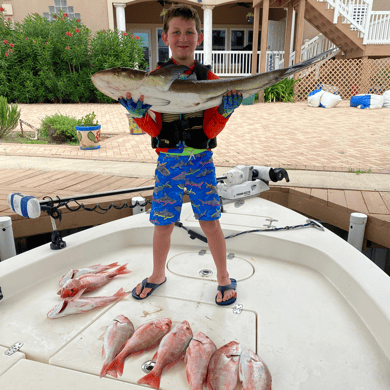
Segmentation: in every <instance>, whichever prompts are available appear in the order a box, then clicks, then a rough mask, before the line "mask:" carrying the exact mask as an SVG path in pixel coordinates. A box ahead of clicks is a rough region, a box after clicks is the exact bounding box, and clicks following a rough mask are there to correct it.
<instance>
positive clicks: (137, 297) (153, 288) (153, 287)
mask: <svg viewBox="0 0 390 390" xmlns="http://www.w3.org/2000/svg"><path fill="white" fill-rule="evenodd" d="M166 281H167V278H165V280H164V281H163V282H162V283H160V284H153V283H148V278H145V279H144V280H143V281H142V290H141V293H142V291H143V290H144V288H151V289H152V291H150V292H149V293H148V294H147V295H146V297H145V298H147V297H148V296H149V295H150V294H152V292H153V291H154V290H155V289H156V288H157V287H160V286H161V285H162V284H164V283H165V282H166ZM136 289H137V287H134V289H133V291H132V292H131V295H132V296H133V298H134V299H138V300H141V299H145V298H141V297H140V296H139V295H137V293H136Z"/></svg>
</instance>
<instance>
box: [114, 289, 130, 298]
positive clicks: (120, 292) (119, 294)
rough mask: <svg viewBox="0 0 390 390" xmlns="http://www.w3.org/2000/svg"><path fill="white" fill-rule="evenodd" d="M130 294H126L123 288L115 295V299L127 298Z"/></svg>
mask: <svg viewBox="0 0 390 390" xmlns="http://www.w3.org/2000/svg"><path fill="white" fill-rule="evenodd" d="M128 295H129V293H128V292H126V291H123V288H122V287H121V288H120V289H119V290H118V291H117V292H116V293H115V294H114V297H117V298H123V297H126V296H128Z"/></svg>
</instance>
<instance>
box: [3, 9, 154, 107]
mask: <svg viewBox="0 0 390 390" xmlns="http://www.w3.org/2000/svg"><path fill="white" fill-rule="evenodd" d="M54 17H55V18H54V20H53V21H48V20H47V19H46V18H44V17H42V16H40V15H38V14H30V15H28V16H27V17H26V18H25V19H24V21H23V22H22V23H15V24H14V25H13V26H12V21H11V20H8V19H7V18H6V17H4V13H3V12H2V11H0V37H2V39H1V40H0V95H3V96H6V97H7V99H8V101H9V102H21V103H39V102H55V103H56V102H60V103H63V102H64V103H66V102H113V100H112V99H111V98H108V97H107V96H105V95H103V94H101V93H100V92H99V91H98V90H97V89H96V88H95V86H94V85H93V84H92V82H91V76H92V75H93V74H94V73H95V72H98V71H99V70H102V69H107V68H109V67H115V66H126V67H135V66H136V64H138V66H139V67H140V68H141V69H144V68H145V67H146V63H145V61H144V55H143V49H142V47H141V44H140V42H138V41H137V39H136V38H135V37H132V36H129V35H127V34H126V35H122V36H119V34H118V32H117V31H99V32H98V33H97V34H96V35H95V36H93V37H92V36H91V32H90V30H89V29H88V28H87V27H86V26H85V25H83V24H82V22H81V20H80V19H72V20H70V19H69V17H68V15H67V14H66V13H64V12H62V11H60V12H58V13H57V14H55V15H54Z"/></svg>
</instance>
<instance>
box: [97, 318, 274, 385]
mask: <svg viewBox="0 0 390 390" xmlns="http://www.w3.org/2000/svg"><path fill="white" fill-rule="evenodd" d="M171 326H172V321H171V320H170V319H169V318H160V319H157V320H155V321H150V322H147V323H146V324H143V325H141V326H140V327H139V328H137V329H136V330H135V331H134V326H133V324H132V323H131V321H130V320H129V319H128V318H127V317H125V316H123V315H119V316H118V317H116V318H115V319H114V320H113V322H112V323H111V324H110V326H108V328H107V331H106V333H105V334H104V347H103V351H105V353H106V359H105V361H104V364H103V368H102V370H101V372H100V377H102V376H105V375H107V374H108V375H111V376H113V377H115V378H117V377H118V375H119V376H121V375H122V374H123V369H124V362H125V359H126V358H127V357H129V356H132V355H137V354H140V353H143V352H145V351H149V350H150V349H152V348H154V347H156V346H157V345H159V348H158V350H157V352H156V353H155V355H154V356H153V359H152V361H153V362H155V365H154V368H153V370H152V371H151V372H150V373H148V374H147V375H145V376H144V377H142V378H141V379H139V380H138V382H137V383H140V384H146V385H149V386H151V387H153V388H155V389H159V388H160V380H161V375H162V372H163V370H168V369H169V368H171V367H172V366H173V365H175V364H176V363H177V362H178V361H180V360H181V359H184V361H185V363H186V375H187V381H188V383H189V384H190V386H191V390H203V386H207V389H208V390H234V389H235V388H236V387H237V384H238V382H239V381H240V382H241V383H242V388H243V390H271V385H272V378H271V374H270V372H269V370H268V368H267V366H266V364H265V363H264V362H263V361H262V360H261V359H260V358H259V357H258V356H257V355H256V354H255V353H254V352H253V351H251V350H250V349H243V350H242V349H241V345H240V344H239V343H238V342H236V341H231V342H230V343H228V344H226V345H224V346H223V347H221V348H219V349H217V347H216V346H215V344H214V343H213V341H212V340H211V339H210V338H209V337H207V336H206V335H205V334H204V333H202V332H198V333H197V334H196V335H195V337H194V336H193V333H192V329H191V327H190V324H189V323H188V322H187V321H182V322H180V323H179V324H178V325H177V326H176V327H175V328H174V329H172V330H171ZM128 335H130V336H129V338H128V340H126V341H125V342H124V343H123V340H124V339H125V338H126V337H127V336H128Z"/></svg>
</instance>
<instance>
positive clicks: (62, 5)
mask: <svg viewBox="0 0 390 390" xmlns="http://www.w3.org/2000/svg"><path fill="white" fill-rule="evenodd" d="M60 10H62V11H64V12H65V13H66V14H68V15H69V19H80V14H76V13H75V12H74V7H73V6H68V4H67V0H54V6H49V12H44V13H43V17H44V18H46V19H48V20H49V21H51V20H53V19H54V18H53V17H52V14H56V13H57V12H58V11H60Z"/></svg>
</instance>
